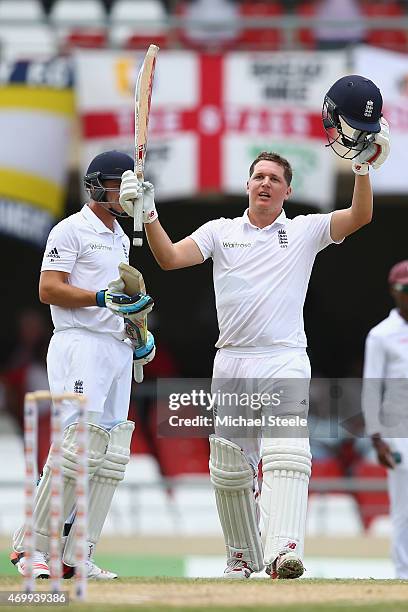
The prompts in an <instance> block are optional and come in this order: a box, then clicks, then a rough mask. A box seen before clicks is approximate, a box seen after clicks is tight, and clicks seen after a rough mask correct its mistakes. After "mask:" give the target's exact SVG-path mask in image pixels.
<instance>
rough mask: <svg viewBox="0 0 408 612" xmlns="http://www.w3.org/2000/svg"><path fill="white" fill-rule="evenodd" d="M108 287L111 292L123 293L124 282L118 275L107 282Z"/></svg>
mask: <svg viewBox="0 0 408 612" xmlns="http://www.w3.org/2000/svg"><path fill="white" fill-rule="evenodd" d="M108 289H109V291H110V292H111V293H125V282H124V280H123V279H122V278H121V277H120V276H119V278H115V280H112V281H111V282H110V283H109V284H108Z"/></svg>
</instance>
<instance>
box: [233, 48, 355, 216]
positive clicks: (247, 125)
mask: <svg viewBox="0 0 408 612" xmlns="http://www.w3.org/2000/svg"><path fill="white" fill-rule="evenodd" d="M345 59H346V58H345V55H344V54H343V53H341V52H340V53H339V52H335V53H323V52H316V53H301V52H291V53H256V54H241V53H231V54H230V55H229V56H227V58H226V68H225V79H224V99H225V103H226V107H227V108H228V112H229V114H230V116H231V117H234V119H233V120H232V119H231V121H230V129H229V130H228V132H227V134H226V138H225V142H224V147H223V161H224V188H225V190H226V191H227V192H229V193H237V192H239V189H240V188H242V184H243V181H244V180H246V179H247V176H248V168H249V166H250V164H251V162H252V160H253V159H254V157H256V155H257V154H258V153H259V152H260V151H276V152H277V153H279V154H280V155H282V156H283V157H286V158H287V159H288V160H289V161H290V163H291V165H292V167H293V190H294V194H293V196H292V197H293V198H294V199H296V200H297V201H302V202H306V203H308V204H311V205H312V206H317V207H319V208H323V209H325V208H330V207H331V206H332V203H333V199H334V190H335V163H336V160H335V158H334V156H333V154H332V152H331V151H328V150H327V149H326V148H325V147H324V144H325V143H326V135H325V132H324V130H323V126H322V121H321V108H322V103H323V97H324V94H325V93H326V91H327V90H328V89H329V88H330V86H331V85H332V83H333V82H334V81H336V80H337V79H338V78H340V77H341V76H342V75H343V74H344V71H345V66H346V61H345ZM317 186H318V188H316V187H317Z"/></svg>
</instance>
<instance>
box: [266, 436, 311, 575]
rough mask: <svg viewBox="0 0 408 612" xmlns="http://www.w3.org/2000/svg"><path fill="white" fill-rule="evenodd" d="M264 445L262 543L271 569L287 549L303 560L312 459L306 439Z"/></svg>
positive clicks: (276, 439)
mask: <svg viewBox="0 0 408 612" xmlns="http://www.w3.org/2000/svg"><path fill="white" fill-rule="evenodd" d="M265 442H266V445H265ZM264 445H265V446H264V449H263V452H262V466H263V482H262V492H261V519H262V542H263V546H264V561H265V565H270V564H271V563H272V562H273V561H274V560H275V559H276V557H277V556H278V554H279V552H281V551H282V550H285V549H289V550H292V551H293V552H294V553H296V555H298V556H299V557H300V558H302V557H303V549H304V538H305V527H306V510H307V494H308V485H309V478H310V473H311V467H312V455H311V454H310V447H309V440H308V439H307V438H275V439H271V440H264Z"/></svg>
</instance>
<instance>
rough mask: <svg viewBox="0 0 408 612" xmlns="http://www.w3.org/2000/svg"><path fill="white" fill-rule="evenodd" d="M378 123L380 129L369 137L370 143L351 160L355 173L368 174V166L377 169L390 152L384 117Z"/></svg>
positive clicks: (388, 129)
mask: <svg viewBox="0 0 408 612" xmlns="http://www.w3.org/2000/svg"><path fill="white" fill-rule="evenodd" d="M380 123H381V131H380V132H378V134H373V135H372V136H370V137H369V138H371V139H372V140H371V142H370V144H369V145H368V147H367V148H366V149H364V151H362V152H361V153H359V154H358V155H357V157H356V158H355V160H354V161H353V164H352V168H353V172H354V173H355V174H360V175H363V174H368V171H369V168H370V166H372V167H373V168H374V169H375V170H377V169H378V168H379V167H380V166H382V165H383V163H384V162H385V160H386V159H387V157H388V155H389V154H390V126H389V125H388V122H387V120H386V119H384V117H382V118H381V120H380Z"/></svg>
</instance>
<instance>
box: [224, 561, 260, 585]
mask: <svg viewBox="0 0 408 612" xmlns="http://www.w3.org/2000/svg"><path fill="white" fill-rule="evenodd" d="M253 571H254V570H253V569H252V568H250V567H249V565H248V563H246V561H242V560H241V559H229V560H228V561H227V567H226V568H225V570H224V574H223V578H227V579H228V580H245V579H246V578H249V577H250V576H251V574H252V573H253Z"/></svg>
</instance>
